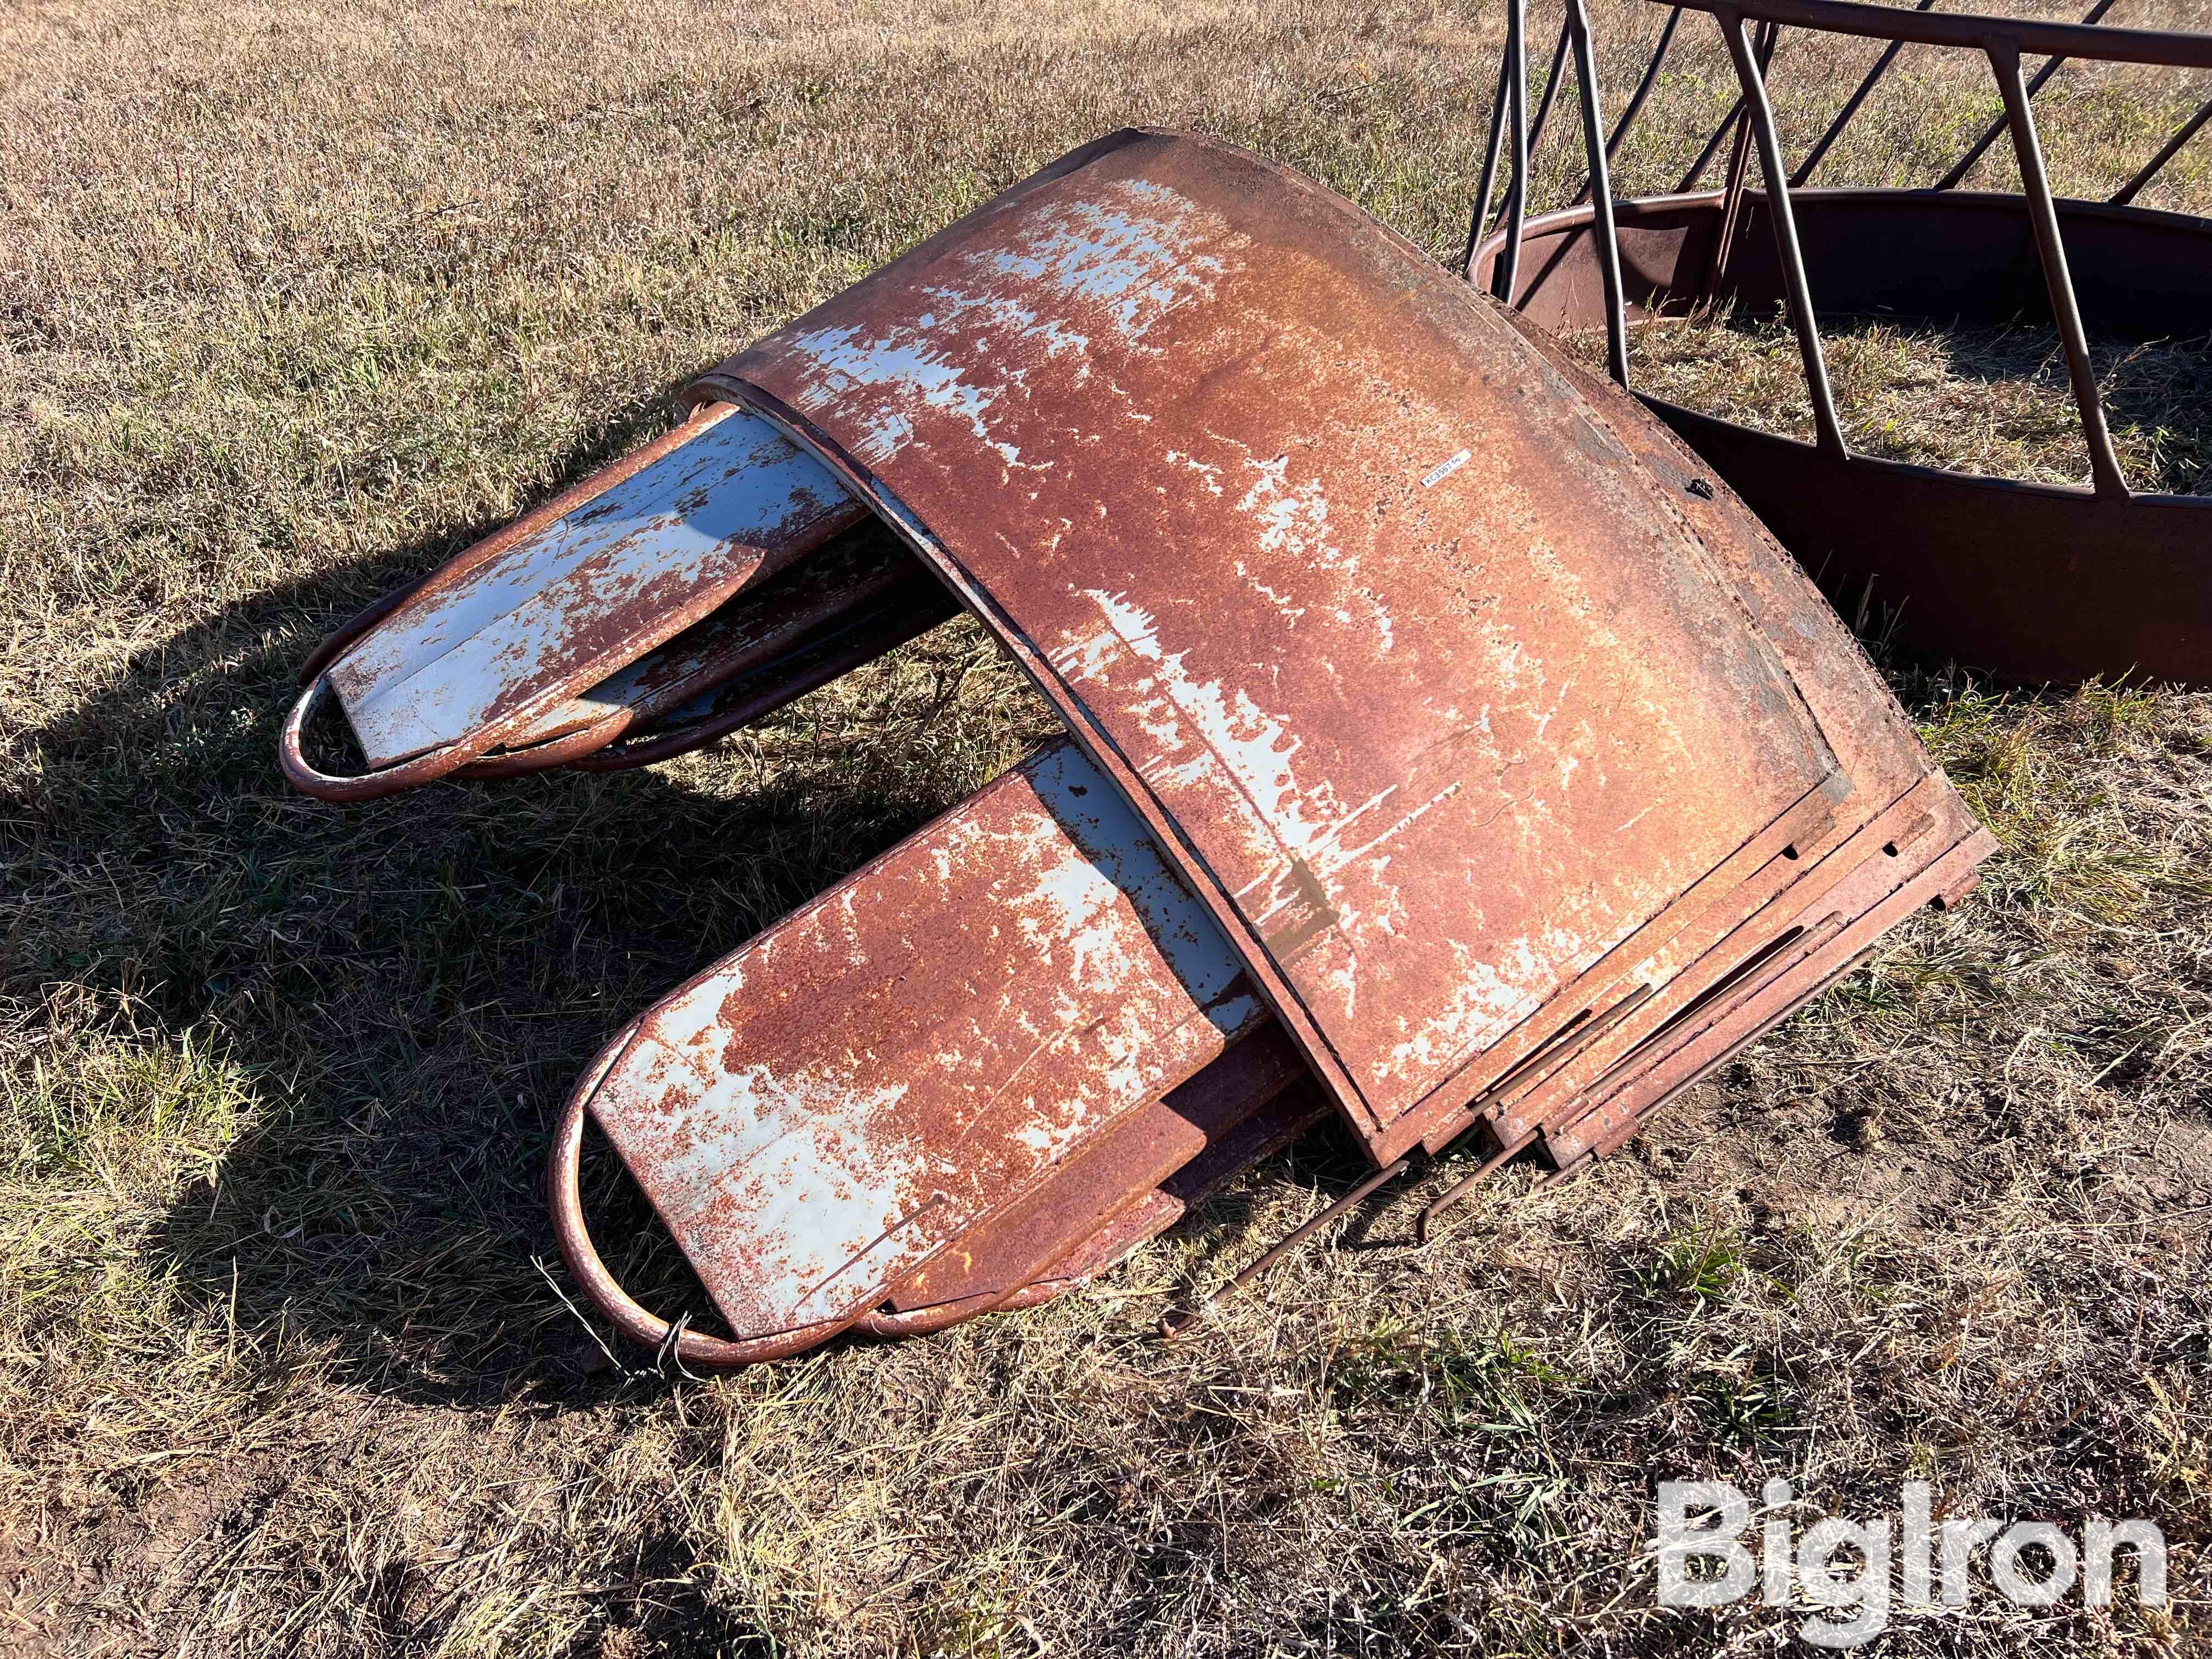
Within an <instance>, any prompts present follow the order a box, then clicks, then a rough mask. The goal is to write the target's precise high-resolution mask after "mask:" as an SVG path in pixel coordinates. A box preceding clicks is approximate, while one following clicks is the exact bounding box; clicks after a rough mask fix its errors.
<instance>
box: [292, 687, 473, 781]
mask: <svg viewBox="0 0 2212 1659" xmlns="http://www.w3.org/2000/svg"><path fill="white" fill-rule="evenodd" d="M330 690H331V677H330V671H329V670H327V669H325V671H323V672H321V673H319V674H318V675H316V676H315V678H313V680H312V681H310V682H309V684H308V686H307V690H304V691H302V692H301V694H300V696H299V698H298V700H297V701H295V702H294V703H293V705H292V708H291V712H290V713H289V714H286V715H285V716H284V726H283V730H282V731H281V732H278V733H277V737H276V763H277V764H278V765H279V766H280V767H282V768H283V771H284V777H285V781H287V782H289V784H290V785H291V786H292V787H294V788H295V789H297V790H298V791H299V792H300V793H301V794H303V795H313V797H314V798H315V799H318V800H328V801H338V802H342V803H350V802H355V801H364V800H375V799H379V798H380V797H381V796H385V795H396V794H398V793H400V791H402V790H404V789H412V788H414V787H416V786H417V785H418V784H424V783H435V782H436V781H438V780H439V779H440V778H442V777H446V776H448V775H451V774H453V773H454V772H456V771H458V770H459V769H460V768H461V767H462V766H464V765H465V764H466V763H468V761H469V759H470V754H469V751H468V750H466V749H465V748H460V747H458V746H455V747H448V748H444V749H433V750H430V751H429V752H428V754H422V755H416V756H415V757H413V758H412V759H410V760H404V761H402V762H400V763H399V764H398V765H397V766H387V767H386V768H385V769H383V770H382V771H380V772H362V773H357V774H356V775H354V776H352V777H340V776H338V775H336V774H335V773H331V772H325V771H321V770H319V769H317V767H316V766H315V764H314V763H313V762H312V761H310V760H309V759H308V758H307V751H306V750H305V748H304V746H303V740H304V738H305V735H306V732H307V721H308V720H309V719H310V718H311V717H312V716H313V714H314V713H315V711H316V709H317V708H319V707H320V706H321V704H322V701H323V699H324V698H325V697H326V696H329V695H330Z"/></svg>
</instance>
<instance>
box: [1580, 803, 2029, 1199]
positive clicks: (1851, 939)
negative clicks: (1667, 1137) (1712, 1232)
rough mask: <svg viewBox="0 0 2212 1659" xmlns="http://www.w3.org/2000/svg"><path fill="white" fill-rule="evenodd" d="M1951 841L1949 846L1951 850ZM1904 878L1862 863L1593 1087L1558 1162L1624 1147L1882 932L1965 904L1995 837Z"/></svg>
mask: <svg viewBox="0 0 2212 1659" xmlns="http://www.w3.org/2000/svg"><path fill="white" fill-rule="evenodd" d="M1945 842H1948V844H1944V843H1945ZM1938 845H1939V846H1941V848H1942V850H1941V852H1940V853H1939V854H1937V855H1936V857H1934V858H1932V859H1930V860H1929V861H1928V862H1927V863H1925V864H1923V865H1921V866H1919V867H1918V868H1917V869H1916V870H1914V871H1912V872H1911V874H1910V875H1909V877H1908V878H1905V880H1903V881H1901V882H1900V881H1898V880H1897V879H1896V878H1895V877H1894V875H1893V872H1890V871H1889V870H1887V869H1886V868H1884V867H1883V866H1882V863H1881V860H1872V861H1870V862H1869V863H1867V864H1864V865H1862V866H1860V867H1859V869H1858V870H1857V872H1854V878H1853V881H1852V883H1851V887H1852V888H1854V889H1856V890H1846V891H1843V892H1839V893H1838V895H1836V896H1833V897H1832V898H1830V899H1827V900H1824V901H1823V902H1821V903H1820V905H1817V906H1815V907H1814V908H1811V909H1808V911H1807V912H1805V913H1804V914H1803V915H1802V917H1801V918H1800V920H1799V922H1798V924H1797V926H1798V927H1799V928H1800V929H1802V933H1800V934H1799V935H1798V937H1797V938H1796V939H1791V940H1790V945H1791V946H1792V947H1794V948H1791V949H1789V950H1787V951H1780V952H1777V953H1776V954H1775V955H1774V956H1773V957H1771V959H1770V960H1768V961H1766V962H1763V963H1760V964H1759V972H1758V973H1757V974H1756V975H1753V976H1750V977H1748V978H1747V980H1746V981H1744V982H1743V983H1742V984H1741V985H1740V986H1731V987H1729V991H1728V994H1725V995H1723V996H1722V997H1719V998H1717V999H1715V1000H1713V1001H1712V1002H1711V1004H1709V1005H1707V1006H1704V1007H1701V1008H1699V1009H1698V1010H1696V1012H1695V1013H1694V1014H1693V1016H1692V1018H1688V1019H1686V1020H1684V1021H1682V1022H1680V1024H1678V1025H1676V1026H1675V1027H1674V1029H1673V1030H1670V1031H1669V1032H1668V1033H1667V1035H1666V1037H1665V1039H1664V1040H1663V1041H1662V1042H1656V1043H1654V1044H1653V1046H1652V1048H1651V1049H1650V1051H1648V1052H1647V1053H1645V1054H1640V1055H1638V1056H1636V1059H1635V1063H1633V1064H1631V1065H1627V1066H1622V1067H1620V1068H1619V1070H1618V1071H1617V1073H1615V1074H1614V1075H1613V1076H1610V1077H1608V1078H1607V1079H1601V1082H1600V1083H1599V1084H1598V1085H1595V1086H1594V1087H1593V1089H1592V1090H1591V1091H1590V1094H1589V1097H1587V1099H1586V1100H1585V1102H1584V1103H1583V1110H1582V1111H1581V1112H1580V1113H1579V1114H1578V1115H1576V1116H1575V1117H1574V1118H1573V1119H1572V1121H1571V1122H1569V1123H1567V1124H1565V1126H1563V1127H1559V1128H1558V1129H1556V1130H1547V1135H1546V1141H1547V1146H1548V1148H1549V1149H1550V1151H1551V1155H1552V1157H1553V1160H1554V1161H1555V1162H1556V1163H1557V1164H1559V1165H1560V1166H1561V1167H1563V1168H1564V1167H1569V1166H1571V1165H1572V1164H1575V1163H1576V1162H1577V1161H1579V1160H1580V1159H1581V1158H1583V1157H1584V1156H1586V1155H1587V1156H1596V1155H1601V1154H1603V1153H1605V1152H1611V1151H1613V1150H1614V1149H1615V1148H1617V1147H1619V1146H1621V1145H1622V1144H1624V1143H1625V1142H1626V1140H1627V1139H1629V1137H1630V1136H1632V1134H1633V1133H1635V1131H1636V1129H1637V1127H1638V1125H1639V1124H1640V1123H1642V1121H1644V1119H1645V1118H1647V1117H1649V1116H1650V1114H1651V1113H1652V1112H1653V1111H1655V1110H1656V1109H1658V1108H1659V1107H1660V1106H1661V1105H1662V1104H1664V1103H1666V1101H1667V1100H1668V1099H1669V1098H1671V1097H1673V1096H1674V1095H1675V1094H1677V1093H1679V1092H1680V1091H1681V1090H1683V1089H1686V1088H1687V1087H1688V1086H1689V1085H1692V1083H1695V1082H1696V1081H1698V1079H1700V1078H1702V1077H1704V1076H1705V1075H1706V1074H1707V1073H1710V1072H1711V1070H1712V1069H1713V1068H1714V1067H1715V1066H1718V1065H1720V1064H1722V1063H1723V1061H1725V1060H1728V1059H1729V1056H1730V1055H1732V1054H1735V1053H1737V1052H1738V1051H1739V1050H1741V1048H1744V1047H1745V1046H1746V1045H1747V1044H1749V1043H1750V1042H1753V1041H1754V1040H1756V1039H1757V1038H1758V1037H1759V1036H1761V1035H1762V1034H1763V1033H1765V1031H1766V1030H1769V1029H1770V1028H1771V1027H1772V1026H1773V1025H1774V1024H1776V1023H1777V1022H1778V1021H1779V1020H1781V1019H1783V1018H1786V1017H1787V1016H1788V1015H1789V1014H1790V1012H1792V1011H1794V1010H1795V1009H1796V1008H1798V1007H1800V1006H1802V1005H1803V1004H1804V1003H1805V1002H1807V1001H1808V1000H1810V999H1811V998H1813V997H1814V996H1816V995H1818V994H1820V991H1821V990H1822V989H1824V988H1825V987H1826V986H1828V985H1829V984H1832V983H1833V982H1834V981H1835V980H1836V979H1837V978H1838V977H1839V976H1840V975H1843V974H1844V973H1845V972H1848V971H1849V970H1850V968H1852V967H1853V966H1854V965H1856V964H1857V963H1858V961H1859V960H1861V959H1862V958H1863V957H1864V955H1865V954H1866V953H1867V952H1868V951H1870V950H1871V949H1872V948H1873V946H1874V945H1875V943H1876V942H1877V941H1878V940H1879V939H1881V936H1882V934H1884V933H1887V932H1888V931H1889V930H1890V929H1891V928H1892V927H1896V926H1897V925H1898V924H1899V922H1901V921H1904V920H1905V918H1906V917H1907V916H1909V915H1911V913H1912V912H1913V911H1915V910H1917V909H1918V908H1921V907H1922V906H1923V905H1925V904H1928V903H1929V902H1932V901H1935V900H1936V899H1942V901H1944V902H1947V903H1956V902H1958V901H1959V899H1960V897H1962V896H1964V895H1965V894H1966V892H1967V891H1968V890H1971V889H1972V886H1973V884H1974V879H1975V876H1974V872H1975V869H1976V866H1978V865H1980V864H1981V863H1982V861H1983V860H1985V859H1987V858H1988V857H1989V856H1990V854H1991V853H1993V852H1995V851H1996V838H1995V837H1994V836H1991V835H1990V833H1989V831H1988V830H1986V829H1978V828H1977V829H1972V831H1970V832H1969V833H1968V834H1966V836H1963V837H1961V838H1960V839H1959V840H1956V841H1949V839H1948V836H1947V837H1945V838H1943V842H1938Z"/></svg>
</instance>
